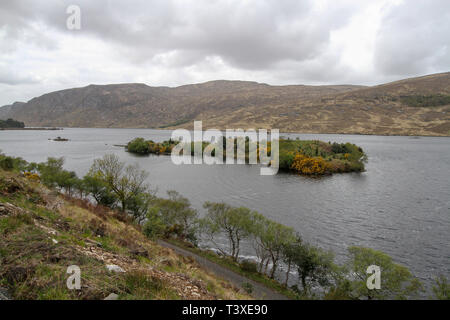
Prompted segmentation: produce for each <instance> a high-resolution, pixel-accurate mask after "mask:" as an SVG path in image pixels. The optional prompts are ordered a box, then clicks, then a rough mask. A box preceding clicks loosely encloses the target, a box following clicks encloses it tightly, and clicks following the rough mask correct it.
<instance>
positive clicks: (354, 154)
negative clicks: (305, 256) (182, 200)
mask: <svg viewBox="0 0 450 320" xmlns="http://www.w3.org/2000/svg"><path fill="white" fill-rule="evenodd" d="M178 143H179V142H178V141H174V140H167V141H163V142H160V143H157V142H154V141H152V140H148V141H146V140H145V139H144V138H136V139H134V140H132V141H130V142H129V143H128V144H127V147H126V149H127V151H128V152H131V153H136V154H142V155H144V154H157V155H170V153H171V151H172V149H173V147H174V146H175V145H177V144H178ZM195 143H198V142H195ZM195 143H194V142H191V155H194V144H195ZM232 143H234V151H235V152H234V157H235V158H236V156H237V150H238V145H239V144H238V141H237V139H233V142H232ZM201 144H202V145H201V148H202V151H203V150H204V149H205V148H206V147H207V146H209V145H210V143H207V142H202V143H201ZM225 146H226V140H225V139H223V141H222V145H221V146H220V148H221V150H222V154H223V157H224V159H225V158H226V147H225ZM256 148H257V150H256V151H257V155H258V160H259V154H260V150H259V148H260V146H259V144H257V146H256ZM262 151H264V152H265V153H266V154H267V155H268V156H270V154H271V142H270V141H268V142H267V150H262ZM244 153H245V160H246V162H247V163H248V162H249V139H248V138H247V139H246V140H245V150H244ZM211 155H213V156H214V150H213V152H212V153H211ZM366 161H367V155H366V154H365V153H364V151H363V150H362V148H360V147H358V146H356V145H354V144H351V143H336V142H334V143H331V142H328V143H327V142H323V141H318V140H290V139H280V140H279V168H280V169H281V170H284V171H287V172H293V173H299V174H302V175H316V176H317V175H324V174H332V173H343V172H363V171H364V170H365V165H364V164H365V162H366Z"/></svg>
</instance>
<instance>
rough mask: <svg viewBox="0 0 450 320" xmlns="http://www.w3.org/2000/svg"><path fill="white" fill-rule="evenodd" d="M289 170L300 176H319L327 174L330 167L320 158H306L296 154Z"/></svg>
mask: <svg viewBox="0 0 450 320" xmlns="http://www.w3.org/2000/svg"><path fill="white" fill-rule="evenodd" d="M291 168H292V169H293V170H295V171H297V172H299V173H301V174H306V175H321V174H325V173H327V172H329V170H330V168H331V167H330V165H329V164H328V163H327V162H326V161H325V160H324V159H323V158H322V157H313V158H311V157H306V156H304V155H303V154H300V153H297V154H296V155H295V158H294V161H293V162H292V166H291Z"/></svg>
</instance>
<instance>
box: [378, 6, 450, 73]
mask: <svg viewBox="0 0 450 320" xmlns="http://www.w3.org/2000/svg"><path fill="white" fill-rule="evenodd" d="M375 66H376V67H377V68H379V69H380V71H382V72H383V73H384V74H386V75H397V76H404V75H417V74H425V73H433V72H439V71H443V70H447V71H448V70H449V69H450V5H449V2H448V0H431V1H422V0H408V1H405V2H403V3H402V4H401V5H399V6H397V7H394V8H392V9H391V10H390V11H389V13H388V14H387V15H386V16H385V18H384V20H383V23H382V27H381V29H380V30H379V32H378V36H377V39H376V51H375Z"/></svg>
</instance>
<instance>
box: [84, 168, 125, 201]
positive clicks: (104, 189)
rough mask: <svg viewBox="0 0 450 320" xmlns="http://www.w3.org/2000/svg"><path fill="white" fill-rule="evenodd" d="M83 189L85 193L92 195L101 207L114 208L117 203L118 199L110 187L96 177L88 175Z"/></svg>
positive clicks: (85, 177)
mask: <svg viewBox="0 0 450 320" xmlns="http://www.w3.org/2000/svg"><path fill="white" fill-rule="evenodd" d="M82 188H83V189H84V192H85V193H87V194H90V195H91V196H92V197H93V198H94V199H95V201H97V203H98V204H100V205H103V206H107V207H111V208H112V207H114V204H115V203H116V202H117V198H116V196H115V195H114V193H113V192H112V191H111V189H110V188H109V187H108V184H107V183H106V182H105V181H104V180H102V179H100V178H99V177H97V176H95V175H89V174H87V175H86V176H84V177H83V182H82Z"/></svg>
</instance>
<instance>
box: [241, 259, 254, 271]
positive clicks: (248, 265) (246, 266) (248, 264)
mask: <svg viewBox="0 0 450 320" xmlns="http://www.w3.org/2000/svg"><path fill="white" fill-rule="evenodd" d="M240 265H241V269H242V270H243V271H246V272H252V273H256V272H258V266H257V265H256V263H255V262H253V261H251V260H244V261H242V262H241V264H240Z"/></svg>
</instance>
